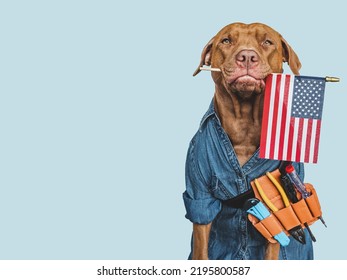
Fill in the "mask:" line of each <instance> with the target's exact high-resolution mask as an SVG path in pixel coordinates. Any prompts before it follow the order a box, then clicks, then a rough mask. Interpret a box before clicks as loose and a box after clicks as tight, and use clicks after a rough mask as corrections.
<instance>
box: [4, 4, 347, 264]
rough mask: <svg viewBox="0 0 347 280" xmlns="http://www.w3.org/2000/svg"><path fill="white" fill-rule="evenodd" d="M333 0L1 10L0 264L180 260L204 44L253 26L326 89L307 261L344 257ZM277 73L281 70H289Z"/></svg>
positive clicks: (341, 12)
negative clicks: (276, 37) (278, 39)
mask: <svg viewBox="0 0 347 280" xmlns="http://www.w3.org/2000/svg"><path fill="white" fill-rule="evenodd" d="M342 3H344V1H333V0H332V1H328V2H326V1H290V2H282V1H241V0H240V1H230V0H229V1H201V0H200V1H178V0H176V1H154V0H153V1H122V2H121V1H104V0H100V1H77V0H70V1H62V0H60V1H37V0H36V1H1V4H0V26H1V27H0V28H1V29H0V30H1V37H0V39H1V45H0V50H1V61H0V69H1V83H0V92H1V93H0V94H1V99H0V131H1V136H0V225H1V230H0V242H1V246H0V247H1V249H0V258H1V259H185V258H187V256H188V253H189V242H190V234H191V224H190V222H189V221H187V220H186V219H185V218H184V214H185V210H184V206H183V202H182V198H181V194H182V192H183V191H184V188H185V186H184V162H185V155H186V150H187V147H188V143H189V141H190V139H191V137H192V136H193V134H194V133H195V131H196V129H197V127H198V124H199V122H200V119H201V117H202V115H203V114H204V112H205V111H206V109H207V107H208V105H209V103H210V100H211V98H212V96H213V91H214V85H213V82H212V80H211V78H210V75H209V74H208V73H201V74H199V75H198V76H197V77H195V78H193V77H192V73H193V71H194V70H195V68H196V67H197V65H198V63H199V59H200V54H201V50H202V48H203V46H204V45H205V43H207V41H208V40H209V39H210V38H211V37H212V36H213V35H214V34H215V33H216V32H217V31H218V30H219V29H220V28H222V27H223V26H225V25H226V24H229V23H231V22H235V21H242V22H246V23H251V22H263V23H266V24H268V25H270V26H272V27H273V28H275V29H276V30H278V31H279V32H280V33H281V34H282V35H283V36H284V37H285V38H286V40H287V41H288V42H289V43H290V44H291V46H292V47H293V48H294V50H295V51H296V52H297V54H298V55H299V57H300V59H301V62H302V64H303V68H302V70H301V74H305V75H315V76H326V75H332V76H334V75H335V76H339V77H340V78H341V79H342V81H341V83H339V84H327V89H326V91H327V94H326V102H325V108H324V113H323V127H322V134H321V146H320V156H319V163H318V164H317V165H306V166H307V167H306V170H307V172H306V181H309V182H311V183H313V184H314V185H315V186H316V189H317V191H318V193H319V195H320V200H321V204H322V207H323V211H324V218H325V220H326V222H327V224H328V228H327V229H325V228H324V227H323V225H322V224H321V223H319V222H318V223H316V224H314V225H313V226H312V230H313V231H314V234H315V235H316V237H317V240H318V241H317V243H316V244H315V255H316V258H317V259H347V250H346V249H347V248H346V247H347V246H346V240H345V234H346V231H347V228H346V222H345V221H346V218H345V215H344V214H343V212H344V211H345V210H346V203H345V201H346V194H347V188H346V181H345V178H346V176H345V174H346V171H345V166H346V161H345V159H346V158H347V154H346V148H345V147H344V146H345V144H346V140H345V137H346V132H345V131H346V111H347V110H346V103H347V93H346V83H345V81H346V80H347V79H346V74H347V73H346V72H347V70H346V65H347V61H346V60H347V59H346V58H347V56H346V43H347V42H346V31H345V26H346V21H347V19H346V14H345V7H344V6H342V5H343V4H342ZM286 72H289V70H288V68H286Z"/></svg>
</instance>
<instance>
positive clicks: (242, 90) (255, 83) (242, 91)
mask: <svg viewBox="0 0 347 280" xmlns="http://www.w3.org/2000/svg"><path fill="white" fill-rule="evenodd" d="M264 87H265V83H264V81H263V80H261V79H255V78H254V77H251V76H248V75H247V76H242V77H239V78H237V79H236V80H234V81H233V82H232V83H231V84H230V88H231V90H232V91H233V92H235V93H236V94H237V95H238V96H240V97H242V98H249V97H251V96H252V95H253V94H260V93H262V92H263V89H264Z"/></svg>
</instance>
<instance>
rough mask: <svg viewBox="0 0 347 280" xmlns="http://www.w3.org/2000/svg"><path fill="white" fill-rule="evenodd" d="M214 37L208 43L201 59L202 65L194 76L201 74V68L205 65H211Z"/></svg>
mask: <svg viewBox="0 0 347 280" xmlns="http://www.w3.org/2000/svg"><path fill="white" fill-rule="evenodd" d="M213 40H214V37H213V38H212V39H211V40H210V41H209V42H208V43H207V45H206V46H205V47H204V49H203V50H202V53H201V59H200V64H199V66H198V68H197V69H196V70H195V72H194V74H193V76H195V75H197V74H199V73H200V71H201V70H200V67H202V66H203V65H207V66H209V65H211V54H212V53H211V49H212V44H213Z"/></svg>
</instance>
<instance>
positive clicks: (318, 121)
mask: <svg viewBox="0 0 347 280" xmlns="http://www.w3.org/2000/svg"><path fill="white" fill-rule="evenodd" d="M316 122H317V129H316V134H315V138H316V139H315V146H314V153H313V163H317V161H318V148H319V138H320V137H319V136H320V128H321V121H320V120H316Z"/></svg>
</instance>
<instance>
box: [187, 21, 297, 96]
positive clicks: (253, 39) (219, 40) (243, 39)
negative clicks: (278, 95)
mask: <svg viewBox="0 0 347 280" xmlns="http://www.w3.org/2000/svg"><path fill="white" fill-rule="evenodd" d="M283 62H287V63H288V64H289V67H290V69H291V70H292V72H293V73H294V74H299V70H300V68H301V63H300V60H299V58H298V56H297V55H296V53H295V52H294V51H293V49H292V48H291V47H290V45H289V44H288V43H287V42H286V40H284V39H283V38H282V36H281V35H280V34H279V33H278V32H277V31H275V30H273V29H272V28H271V27H269V26H267V25H265V24H261V23H252V24H243V23H233V24H230V25H227V26H225V27H224V28H223V29H222V30H220V31H219V32H218V33H217V34H216V35H215V36H214V37H213V38H212V39H211V40H210V41H209V42H208V43H207V45H206V46H205V48H204V49H203V51H202V54H201V61H200V64H199V67H198V68H197V70H196V71H195V72H194V74H193V76H195V75H196V74H198V73H199V72H200V67H202V66H203V65H207V66H211V67H213V68H220V69H221V72H213V73H212V77H213V79H214V81H215V83H216V85H217V87H222V89H223V90H226V91H227V92H228V93H236V94H237V95H238V96H239V97H241V98H248V97H250V96H252V95H253V94H254V93H256V94H257V93H258V94H259V93H262V92H263V89H264V87H265V83H264V79H265V78H266V76H267V75H269V74H270V73H282V72H283V68H282V64H283Z"/></svg>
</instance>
